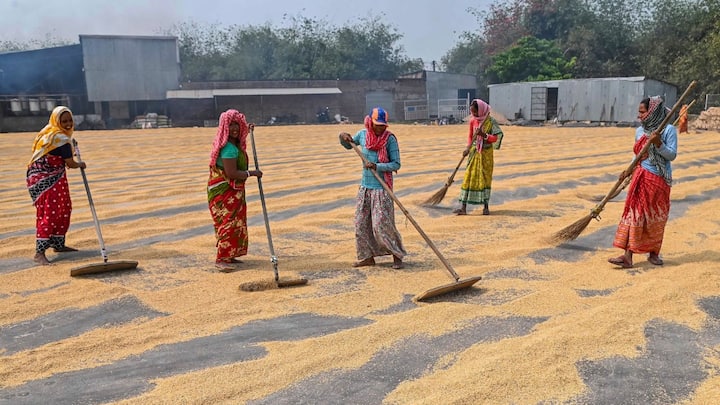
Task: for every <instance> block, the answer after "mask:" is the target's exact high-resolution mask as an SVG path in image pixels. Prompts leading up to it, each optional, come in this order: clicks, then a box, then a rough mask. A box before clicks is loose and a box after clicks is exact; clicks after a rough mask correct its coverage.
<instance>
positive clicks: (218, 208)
mask: <svg viewBox="0 0 720 405" xmlns="http://www.w3.org/2000/svg"><path fill="white" fill-rule="evenodd" d="M254 126H255V125H254V124H248V123H247V121H246V120H245V115H243V114H242V113H240V112H239V111H237V110H227V111H225V112H224V113H222V114H220V122H219V125H218V129H217V134H216V135H215V141H214V142H213V147H212V151H211V152H210V177H209V179H208V189H207V190H208V205H209V207H210V214H211V215H212V218H213V225H214V226H215V238H216V240H217V243H216V246H217V256H216V258H215V266H217V267H218V268H219V269H220V270H221V271H232V270H234V268H233V267H232V264H234V263H240V261H239V260H238V259H236V258H237V257H240V256H245V255H246V254H247V249H248V232H247V205H246V203H245V181H246V180H247V179H248V177H250V176H257V177H262V172H261V171H259V170H248V155H247V152H246V146H247V144H246V140H247V136H248V133H249V132H250V130H252V129H253V128H254Z"/></svg>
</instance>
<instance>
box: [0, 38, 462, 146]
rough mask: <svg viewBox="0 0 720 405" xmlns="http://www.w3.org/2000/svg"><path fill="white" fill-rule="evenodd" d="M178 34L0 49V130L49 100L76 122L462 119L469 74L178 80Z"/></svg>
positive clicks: (32, 119) (16, 127) (36, 116)
mask: <svg viewBox="0 0 720 405" xmlns="http://www.w3.org/2000/svg"><path fill="white" fill-rule="evenodd" d="M180 73H181V72H180V60H179V52H178V44H177V39H176V38H175V37H157V36H106V35H80V44H78V45H70V46H64V47H57V48H48V49H40V50H35V51H27V52H13V53H6V54H0V132H17V131H36V130H37V129H38V128H39V127H42V125H44V124H45V122H46V121H47V115H48V114H49V111H51V110H52V108H53V107H54V106H55V105H58V104H63V105H67V106H69V107H70V108H71V109H72V110H73V113H74V114H75V118H76V121H77V124H79V128H80V129H82V128H88V127H89V128H95V126H88V123H90V122H92V123H100V126H98V127H100V128H104V127H108V128H120V127H131V128H147V127H155V126H160V125H161V123H163V124H162V125H170V123H171V125H172V126H215V125H216V120H217V118H218V116H219V114H220V112H222V111H225V110H226V109H228V108H236V109H238V110H241V111H243V112H244V113H245V114H246V115H247V117H248V120H249V121H251V122H254V123H256V124H280V123H321V122H339V121H345V122H347V121H354V122H360V121H361V120H362V119H363V118H364V116H365V114H367V112H368V111H369V110H370V109H371V108H373V107H375V106H382V107H383V108H385V109H386V110H387V111H388V113H389V114H390V117H391V119H392V120H393V121H395V122H398V121H429V120H435V119H445V120H448V121H452V119H457V120H460V119H462V118H464V117H465V116H466V115H467V111H468V109H467V105H468V102H469V100H471V99H472V98H474V97H475V94H476V81H475V77H474V76H472V75H458V74H451V73H445V72H435V71H419V72H415V73H411V74H407V75H403V76H401V77H398V78H396V79H394V80H273V81H237V82H187V83H180V82H179V80H180V77H181V74H180Z"/></svg>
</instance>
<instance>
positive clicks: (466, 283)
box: [350, 143, 482, 301]
mask: <svg viewBox="0 0 720 405" xmlns="http://www.w3.org/2000/svg"><path fill="white" fill-rule="evenodd" d="M350 145H352V148H353V149H354V150H355V152H356V153H357V154H358V156H360V159H362V161H363V163H364V164H366V165H367V164H368V160H367V159H366V158H365V156H364V155H363V154H362V152H361V151H360V149H359V148H358V147H357V145H355V144H354V143H350ZM370 171H371V172H372V174H373V175H374V176H375V178H376V179H377V181H378V182H380V184H381V185H382V187H383V189H385V192H386V193H388V195H389V196H390V198H392V199H393V201H395V204H397V206H398V207H399V208H400V210H401V211H402V212H403V214H405V217H407V219H408V220H409V221H410V223H412V224H413V226H414V227H415V229H416V230H417V231H418V233H419V234H420V236H422V238H423V239H425V242H426V243H427V244H428V246H430V249H432V251H433V252H435V254H436V255H437V257H438V259H440V261H441V262H442V264H443V265H445V268H446V269H447V271H448V272H449V273H450V275H451V276H452V278H453V279H454V280H455V282H454V283H450V284H445V285H441V286H439V287H435V288H431V289H429V290H427V291H425V292H423V293H420V294H418V295H416V296H415V297H414V298H413V299H414V300H415V301H422V300H424V299H428V298H431V297H435V296H438V295H441V294H446V293H449V292H452V291H457V290H461V289H464V288H469V287H472V285H473V284H475V283H477V282H478V281H480V279H481V278H482V277H480V276H474V277H469V278H466V279H464V280H461V279H460V276H459V275H458V274H457V272H456V271H455V270H454V269H453V268H452V266H451V265H450V262H448V261H447V259H446V258H445V256H443V255H442V253H440V250H439V249H438V248H437V246H435V244H434V243H433V241H432V240H430V238H429V237H428V236H427V234H425V231H423V230H422V228H420V225H419V224H418V223H417V222H416V221H415V219H414V218H413V217H412V215H410V213H409V212H408V210H407V209H405V206H403V205H402V203H401V202H400V200H398V198H397V197H396V196H395V193H393V191H392V189H391V188H390V187H389V186H388V185H387V184H386V183H385V181H384V180H383V179H382V177H380V175H379V174H378V172H377V171H376V170H374V169H370Z"/></svg>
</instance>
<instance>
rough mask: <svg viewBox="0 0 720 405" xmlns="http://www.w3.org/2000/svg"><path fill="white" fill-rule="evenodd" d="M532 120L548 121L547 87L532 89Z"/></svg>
mask: <svg viewBox="0 0 720 405" xmlns="http://www.w3.org/2000/svg"><path fill="white" fill-rule="evenodd" d="M530 119H531V120H533V121H545V120H547V88H546V87H533V88H531V89H530Z"/></svg>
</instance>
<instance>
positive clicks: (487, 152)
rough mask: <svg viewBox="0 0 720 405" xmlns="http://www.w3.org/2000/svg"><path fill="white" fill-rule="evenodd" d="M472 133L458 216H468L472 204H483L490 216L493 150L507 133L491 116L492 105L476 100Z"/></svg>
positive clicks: (473, 108)
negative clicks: (468, 207) (468, 208)
mask: <svg viewBox="0 0 720 405" xmlns="http://www.w3.org/2000/svg"><path fill="white" fill-rule="evenodd" d="M470 113H471V114H472V118H471V119H470V131H469V133H468V140H467V147H466V148H465V150H464V151H463V156H467V155H468V154H469V155H470V157H469V158H468V165H467V169H466V170H465V178H464V179H463V183H462V187H461V188H460V197H459V198H458V201H460V204H462V205H461V206H460V208H458V209H456V210H454V211H453V213H455V214H457V215H466V214H467V205H468V204H483V206H484V207H483V215H490V208H489V207H488V204H489V202H490V188H491V184H492V175H493V167H494V160H493V149H499V148H500V143H501V142H502V137H503V132H502V130H501V129H500V127H499V126H498V124H497V122H496V121H495V120H494V119H493V118H492V117H491V116H490V106H489V105H488V104H487V103H486V102H484V101H482V100H480V99H478V98H476V99H475V100H473V101H472V103H470Z"/></svg>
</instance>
